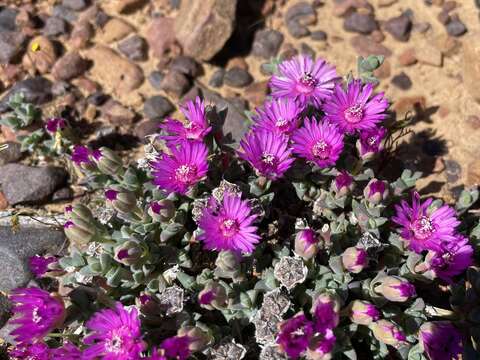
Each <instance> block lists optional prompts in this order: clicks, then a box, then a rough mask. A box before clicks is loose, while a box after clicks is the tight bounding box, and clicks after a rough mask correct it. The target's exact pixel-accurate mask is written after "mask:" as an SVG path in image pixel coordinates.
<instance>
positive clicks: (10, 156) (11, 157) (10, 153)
mask: <svg viewBox="0 0 480 360" xmlns="http://www.w3.org/2000/svg"><path fill="white" fill-rule="evenodd" d="M5 144H6V145H8V147H7V148H6V149H5V150H2V151H0V165H5V164H8V163H12V162H16V161H18V160H20V158H21V157H22V151H21V150H20V149H21V146H20V144H19V143H17V142H12V141H9V142H6V143H3V144H0V145H5Z"/></svg>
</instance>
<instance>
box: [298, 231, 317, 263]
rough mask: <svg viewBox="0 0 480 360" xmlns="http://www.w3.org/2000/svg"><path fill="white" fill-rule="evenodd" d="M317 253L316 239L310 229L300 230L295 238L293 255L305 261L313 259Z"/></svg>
mask: <svg viewBox="0 0 480 360" xmlns="http://www.w3.org/2000/svg"><path fill="white" fill-rule="evenodd" d="M317 252H318V237H317V235H316V234H315V231H313V230H312V229H304V230H300V231H299V232H298V233H297V235H296V236H295V253H296V254H297V255H299V256H301V257H302V258H304V259H305V260H308V259H311V258H313V257H315V255H316V254H317Z"/></svg>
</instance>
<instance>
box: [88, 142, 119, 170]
mask: <svg viewBox="0 0 480 360" xmlns="http://www.w3.org/2000/svg"><path fill="white" fill-rule="evenodd" d="M92 159H93V161H94V162H95V164H97V167H98V170H100V171H101V172H102V173H104V174H107V175H117V174H118V173H119V172H120V170H121V169H122V168H123V163H122V159H120V157H119V156H118V155H117V154H116V153H115V152H114V151H112V150H110V149H108V148H106V147H102V148H100V149H98V150H95V151H93V152H92Z"/></svg>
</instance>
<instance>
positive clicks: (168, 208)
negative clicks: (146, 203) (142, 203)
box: [148, 199, 175, 222]
mask: <svg viewBox="0 0 480 360" xmlns="http://www.w3.org/2000/svg"><path fill="white" fill-rule="evenodd" d="M148 214H149V215H150V216H151V217H152V219H154V220H155V221H159V222H167V221H169V220H170V219H171V218H173V216H174V215H175V204H174V203H173V201H171V200H168V199H163V200H159V201H153V202H152V203H151V204H150V207H149V208H148Z"/></svg>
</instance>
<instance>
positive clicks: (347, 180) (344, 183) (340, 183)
mask: <svg viewBox="0 0 480 360" xmlns="http://www.w3.org/2000/svg"><path fill="white" fill-rule="evenodd" d="M352 183H353V177H352V176H351V175H350V174H349V173H348V172H346V171H345V170H343V171H340V173H339V174H338V175H337V176H336V177H335V190H336V191H339V192H340V191H341V190H342V189H348V188H350V186H351V185H352Z"/></svg>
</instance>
